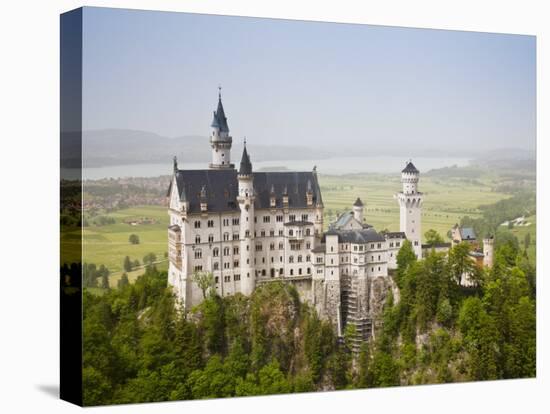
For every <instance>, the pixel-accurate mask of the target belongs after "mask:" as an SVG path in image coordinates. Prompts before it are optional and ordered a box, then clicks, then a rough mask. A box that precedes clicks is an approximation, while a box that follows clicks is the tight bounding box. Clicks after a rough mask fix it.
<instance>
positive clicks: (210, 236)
mask: <svg viewBox="0 0 550 414" xmlns="http://www.w3.org/2000/svg"><path fill="white" fill-rule="evenodd" d="M213 241H214V235H213V234H209V235H208V242H209V243H212V242H213Z"/></svg>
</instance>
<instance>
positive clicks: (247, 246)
mask: <svg viewBox="0 0 550 414" xmlns="http://www.w3.org/2000/svg"><path fill="white" fill-rule="evenodd" d="M246 251H247V252H248V251H250V246H249V245H248V244H247V245H246Z"/></svg>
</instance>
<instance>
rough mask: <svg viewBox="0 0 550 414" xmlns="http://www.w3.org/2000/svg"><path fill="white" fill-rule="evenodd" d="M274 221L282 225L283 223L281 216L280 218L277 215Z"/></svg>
mask: <svg viewBox="0 0 550 414" xmlns="http://www.w3.org/2000/svg"><path fill="white" fill-rule="evenodd" d="M275 219H276V220H277V222H278V223H282V222H283V216H280V215H279V216H277V217H276V218H275Z"/></svg>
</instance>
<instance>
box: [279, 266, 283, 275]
mask: <svg viewBox="0 0 550 414" xmlns="http://www.w3.org/2000/svg"><path fill="white" fill-rule="evenodd" d="M282 275H283V268H282V267H281V268H280V269H279V276H282Z"/></svg>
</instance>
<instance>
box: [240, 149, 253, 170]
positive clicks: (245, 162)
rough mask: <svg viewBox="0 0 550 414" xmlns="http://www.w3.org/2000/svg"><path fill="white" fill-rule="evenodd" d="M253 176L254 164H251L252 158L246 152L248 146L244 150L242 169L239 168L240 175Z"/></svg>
mask: <svg viewBox="0 0 550 414" xmlns="http://www.w3.org/2000/svg"><path fill="white" fill-rule="evenodd" d="M250 174H252V163H251V162H250V157H249V156H248V152H247V151H246V144H245V146H244V149H243V156H242V157H241V168H239V175H250Z"/></svg>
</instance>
